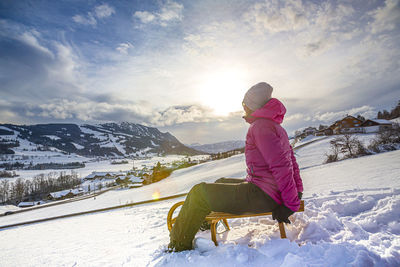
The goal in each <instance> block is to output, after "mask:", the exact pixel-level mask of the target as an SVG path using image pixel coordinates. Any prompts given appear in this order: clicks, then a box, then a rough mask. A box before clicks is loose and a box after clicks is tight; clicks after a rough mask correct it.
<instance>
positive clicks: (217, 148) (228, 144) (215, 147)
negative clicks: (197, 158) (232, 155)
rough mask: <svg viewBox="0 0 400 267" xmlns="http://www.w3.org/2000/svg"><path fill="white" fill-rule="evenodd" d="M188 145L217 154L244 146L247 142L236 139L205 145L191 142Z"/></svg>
mask: <svg viewBox="0 0 400 267" xmlns="http://www.w3.org/2000/svg"><path fill="white" fill-rule="evenodd" d="M187 146H188V147H190V148H193V149H195V150H198V151H203V152H206V153H212V154H215V153H219V152H226V151H230V150H233V149H238V148H243V147H244V146H245V142H244V141H241V140H234V141H225V142H219V143H214V144H205V145H200V144H191V145H187Z"/></svg>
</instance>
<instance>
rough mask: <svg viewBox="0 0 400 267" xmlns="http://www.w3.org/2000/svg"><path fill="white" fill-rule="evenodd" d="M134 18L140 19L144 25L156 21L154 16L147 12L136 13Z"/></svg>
mask: <svg viewBox="0 0 400 267" xmlns="http://www.w3.org/2000/svg"><path fill="white" fill-rule="evenodd" d="M133 16H134V17H136V18H138V19H139V20H140V21H141V22H142V23H150V22H152V21H154V20H155V19H156V16H155V15H154V14H152V13H150V12H147V11H136V12H135V13H134V14H133Z"/></svg>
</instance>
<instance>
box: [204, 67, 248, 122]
mask: <svg viewBox="0 0 400 267" xmlns="http://www.w3.org/2000/svg"><path fill="white" fill-rule="evenodd" d="M247 86H248V82H247V78H246V71H244V70H240V69H233V68H232V69H222V70H210V72H209V73H206V74H205V75H204V76H203V78H202V82H201V83H200V86H199V96H200V99H199V100H200V102H201V104H203V105H205V106H208V107H210V108H212V109H213V111H214V113H215V115H218V116H227V115H228V114H229V113H230V112H235V111H239V110H241V108H242V99H243V94H244V92H245V91H246V88H247Z"/></svg>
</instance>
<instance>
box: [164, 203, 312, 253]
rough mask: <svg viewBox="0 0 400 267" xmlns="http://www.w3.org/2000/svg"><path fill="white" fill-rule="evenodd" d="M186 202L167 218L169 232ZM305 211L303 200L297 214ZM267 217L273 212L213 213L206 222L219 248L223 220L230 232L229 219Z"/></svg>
mask: <svg viewBox="0 0 400 267" xmlns="http://www.w3.org/2000/svg"><path fill="white" fill-rule="evenodd" d="M183 203H184V201H180V202H178V203H175V204H174V205H173V206H172V207H171V209H170V210H169V212H168V216H167V226H168V230H169V231H171V229H172V225H173V224H174V223H175V220H176V217H174V218H173V217H172V216H173V214H174V211H175V210H176V209H177V208H178V207H179V206H182V205H183ZM303 211H304V201H303V200H301V203H300V208H299V210H298V211H297V212H303ZM265 215H272V212H266V213H246V214H241V215H237V214H231V213H225V212H211V213H210V214H208V215H207V217H206V219H205V220H206V221H208V222H209V223H210V225H211V239H212V241H214V243H215V245H216V246H218V242H217V237H216V234H217V231H216V225H217V223H218V222H219V221H220V220H222V221H223V223H224V224H225V226H226V227H227V230H230V228H229V225H228V221H227V219H235V218H246V217H256V216H265ZM278 224H279V231H280V234H281V238H286V232H285V226H284V224H283V223H278Z"/></svg>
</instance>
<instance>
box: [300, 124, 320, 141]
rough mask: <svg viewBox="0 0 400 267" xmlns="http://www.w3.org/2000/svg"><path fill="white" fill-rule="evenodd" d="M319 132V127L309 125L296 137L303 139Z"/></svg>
mask: <svg viewBox="0 0 400 267" xmlns="http://www.w3.org/2000/svg"><path fill="white" fill-rule="evenodd" d="M317 132H318V130H317V128H315V127H307V128H305V129H304V130H303V131H301V133H300V134H298V135H296V136H295V137H296V138H297V139H303V138H306V137H307V136H309V135H315V133H317Z"/></svg>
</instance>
